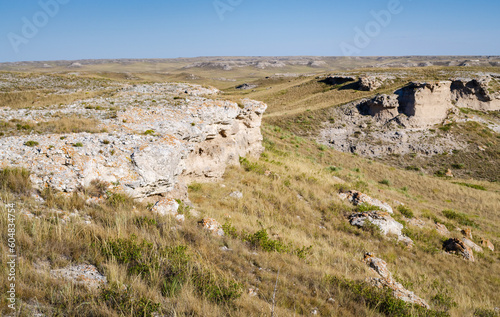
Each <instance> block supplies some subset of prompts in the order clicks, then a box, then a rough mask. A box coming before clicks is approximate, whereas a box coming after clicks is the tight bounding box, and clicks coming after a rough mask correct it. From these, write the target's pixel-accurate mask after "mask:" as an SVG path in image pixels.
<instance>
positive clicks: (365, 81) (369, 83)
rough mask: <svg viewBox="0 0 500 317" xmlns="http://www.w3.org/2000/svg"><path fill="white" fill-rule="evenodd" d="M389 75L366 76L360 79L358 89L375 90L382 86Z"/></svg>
mask: <svg viewBox="0 0 500 317" xmlns="http://www.w3.org/2000/svg"><path fill="white" fill-rule="evenodd" d="M387 79H388V78H387V77H377V76H366V77H361V78H360V79H359V87H358V89H359V90H361V91H374V90H377V89H379V88H380V87H382V85H383V84H384V82H385V81H386V80H387Z"/></svg>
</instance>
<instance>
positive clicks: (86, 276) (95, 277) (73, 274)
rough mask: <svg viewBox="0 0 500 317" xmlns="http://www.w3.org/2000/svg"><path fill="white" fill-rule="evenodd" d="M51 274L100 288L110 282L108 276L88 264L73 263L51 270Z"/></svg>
mask: <svg viewBox="0 0 500 317" xmlns="http://www.w3.org/2000/svg"><path fill="white" fill-rule="evenodd" d="M50 275H51V276H53V277H55V278H63V279H65V280H68V281H71V282H73V283H77V284H82V285H85V286H86V287H88V288H98V287H100V286H102V285H105V284H107V282H108V281H107V279H106V276H104V275H102V274H101V273H99V271H98V270H97V268H96V267H95V266H93V265H87V264H81V265H71V266H68V267H65V268H63V269H59V270H51V271H50Z"/></svg>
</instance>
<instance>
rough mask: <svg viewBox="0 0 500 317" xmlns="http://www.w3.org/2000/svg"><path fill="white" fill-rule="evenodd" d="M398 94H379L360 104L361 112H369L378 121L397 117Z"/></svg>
mask: <svg viewBox="0 0 500 317" xmlns="http://www.w3.org/2000/svg"><path fill="white" fill-rule="evenodd" d="M398 108H399V102H398V96H397V95H377V96H375V97H374V98H373V99H369V100H367V101H365V102H362V103H360V104H359V105H358V109H359V110H360V113H361V114H367V115H370V116H372V117H374V118H375V120H377V121H381V122H387V121H389V120H391V119H393V118H394V117H396V116H397V115H398V114H399V112H398Z"/></svg>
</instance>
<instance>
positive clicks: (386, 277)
mask: <svg viewBox="0 0 500 317" xmlns="http://www.w3.org/2000/svg"><path fill="white" fill-rule="evenodd" d="M364 262H365V263H366V264H367V265H368V266H369V267H370V268H371V269H372V271H373V272H375V273H376V274H377V275H378V276H380V277H377V278H373V277H372V278H369V279H368V282H369V283H370V284H372V285H373V286H376V287H378V288H383V287H386V288H389V289H391V290H392V291H393V296H394V297H396V298H398V299H401V300H403V301H405V302H407V303H410V304H416V305H420V306H422V307H425V308H427V309H429V308H430V307H429V304H427V302H426V301H425V300H423V299H422V298H420V297H418V296H417V295H415V293H413V292H412V291H409V290H407V289H406V288H404V286H403V285H401V284H400V283H398V282H396V281H395V280H394V278H393V277H392V274H391V272H390V271H389V269H388V268H387V263H386V262H385V261H384V260H382V259H380V258H377V257H375V256H374V255H373V254H372V253H366V254H365V257H364Z"/></svg>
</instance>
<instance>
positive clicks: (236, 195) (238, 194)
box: [229, 191, 243, 199]
mask: <svg viewBox="0 0 500 317" xmlns="http://www.w3.org/2000/svg"><path fill="white" fill-rule="evenodd" d="M229 197H232V198H235V199H242V198H243V193H242V192H240V191H234V192H231V193H230V194H229Z"/></svg>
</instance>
